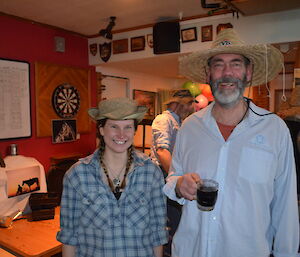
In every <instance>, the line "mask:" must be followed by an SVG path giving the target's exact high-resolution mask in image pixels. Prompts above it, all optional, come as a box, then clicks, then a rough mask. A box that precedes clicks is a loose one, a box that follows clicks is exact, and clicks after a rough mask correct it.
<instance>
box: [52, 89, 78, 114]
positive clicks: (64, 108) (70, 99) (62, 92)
mask: <svg viewBox="0 0 300 257" xmlns="http://www.w3.org/2000/svg"><path fill="white" fill-rule="evenodd" d="M52 105H53V108H54V110H55V112H56V113H57V115H58V116H59V117H61V118H72V117H74V116H75V115H76V114H77V112H78V111H79V107H80V95H79V92H78V91H77V89H76V88H75V87H74V86H71V85H69V84H61V85H59V86H57V88H55V90H54V92H53V94H52Z"/></svg>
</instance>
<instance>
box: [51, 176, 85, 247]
mask: <svg viewBox="0 0 300 257" xmlns="http://www.w3.org/2000/svg"><path fill="white" fill-rule="evenodd" d="M80 215H81V211H80V206H79V199H78V194H77V192H76V190H75V188H74V186H73V185H72V183H71V180H70V178H69V173H66V175H65V177H64V180H63V193H62V199H61V207H60V231H59V232H58V233H57V236H56V238H57V240H58V241H60V242H61V243H63V244H67V245H74V246H75V245H77V243H78V242H77V241H78V240H77V238H78V237H77V229H78V219H79V217H80Z"/></svg>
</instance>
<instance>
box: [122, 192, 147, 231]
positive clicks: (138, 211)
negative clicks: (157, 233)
mask: <svg viewBox="0 0 300 257" xmlns="http://www.w3.org/2000/svg"><path fill="white" fill-rule="evenodd" d="M148 223H149V202H148V200H147V198H146V196H145V193H144V192H140V191H137V192H134V193H132V194H130V195H129V196H128V199H127V201H126V206H125V225H127V226H129V227H132V228H138V229H144V228H146V227H147V226H148Z"/></svg>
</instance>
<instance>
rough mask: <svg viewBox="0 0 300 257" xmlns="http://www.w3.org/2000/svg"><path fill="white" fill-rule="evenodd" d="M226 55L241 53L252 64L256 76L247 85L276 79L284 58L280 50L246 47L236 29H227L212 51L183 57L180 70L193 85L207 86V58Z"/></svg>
mask: <svg viewBox="0 0 300 257" xmlns="http://www.w3.org/2000/svg"><path fill="white" fill-rule="evenodd" d="M225 53H229V54H240V55H243V56H245V57H247V58H248V59H249V60H250V61H251V63H252V65H253V75H252V81H251V82H250V83H249V85H248V86H250V85H253V86H256V85H262V84H265V83H266V82H268V81H270V80H272V79H274V78H275V76H276V75H277V74H278V72H279V71H280V70H281V68H282V65H283V56H282V54H281V52H280V51H279V50H278V49H277V48H275V47H273V46H271V45H265V44H257V45H246V44H245V42H244V41H242V40H241V39H240V37H239V36H238V34H237V33H236V31H235V30H233V29H225V30H222V31H221V32H219V34H218V35H217V38H216V39H215V41H214V42H213V43H212V46H211V48H210V49H208V50H204V51H199V52H194V53H191V54H189V55H187V56H184V57H182V58H180V60H179V71H180V73H181V74H182V75H184V76H185V77H186V78H188V79H190V80H192V81H194V82H199V83H206V82H207V78H206V71H207V70H208V63H207V61H208V59H209V58H211V57H212V56H215V55H218V54H225ZM266 70H267V71H268V72H267V75H266Z"/></svg>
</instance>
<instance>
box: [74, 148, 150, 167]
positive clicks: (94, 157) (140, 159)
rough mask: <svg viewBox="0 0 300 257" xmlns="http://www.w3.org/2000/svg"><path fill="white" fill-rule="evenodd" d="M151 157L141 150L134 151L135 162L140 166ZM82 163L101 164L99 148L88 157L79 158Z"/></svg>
mask: <svg viewBox="0 0 300 257" xmlns="http://www.w3.org/2000/svg"><path fill="white" fill-rule="evenodd" d="M149 159H150V157H149V156H147V155H145V154H143V153H141V152H139V151H136V150H135V151H134V152H133V163H134V164H135V166H136V165H138V166H143V165H144V163H145V161H147V160H149ZM79 161H80V162H81V163H84V164H90V165H93V166H99V149H96V150H95V152H94V153H93V154H91V155H89V156H87V157H84V158H81V159H79Z"/></svg>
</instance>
